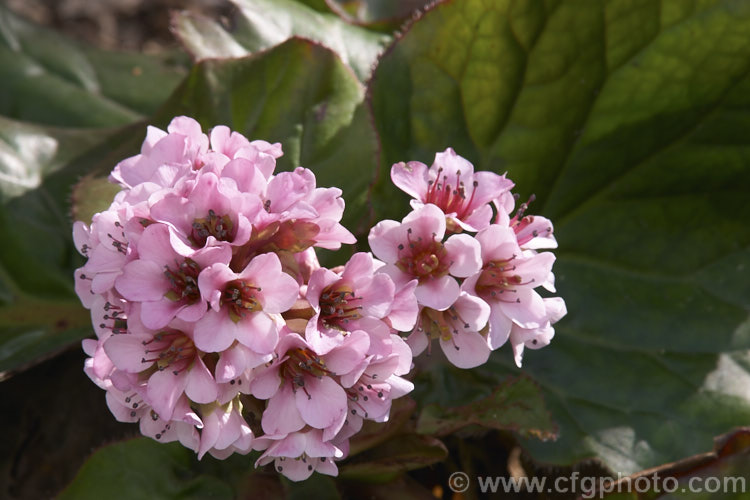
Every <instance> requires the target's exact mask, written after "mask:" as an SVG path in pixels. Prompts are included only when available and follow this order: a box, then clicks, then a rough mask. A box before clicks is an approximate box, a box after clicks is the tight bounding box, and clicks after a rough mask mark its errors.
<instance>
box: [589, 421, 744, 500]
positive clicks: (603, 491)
mask: <svg viewBox="0 0 750 500" xmlns="http://www.w3.org/2000/svg"><path fill="white" fill-rule="evenodd" d="M748 466H750V428H747V427H745V428H742V429H738V430H736V431H733V432H730V433H728V434H725V435H723V436H719V437H717V438H716V439H715V440H714V449H713V451H710V452H707V453H701V454H698V455H694V456H692V457H687V458H684V459H682V460H679V461H677V462H673V463H669V464H664V465H661V466H659V467H654V468H652V469H648V470H645V471H641V472H638V473H636V474H633V475H630V476H627V477H624V478H621V479H618V480H617V481H612V482H611V483H604V484H602V485H601V486H600V487H599V489H598V490H595V491H593V492H592V493H593V494H594V495H595V496H596V497H597V498H607V499H611V500H613V499H617V498H622V499H628V498H632V499H638V498H662V499H668V498H713V499H717V498H740V497H741V496H742V494H743V493H745V494H747V492H748V491H747V477H746V476H747V468H748Z"/></svg>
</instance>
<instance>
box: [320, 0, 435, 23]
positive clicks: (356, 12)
mask: <svg viewBox="0 0 750 500" xmlns="http://www.w3.org/2000/svg"><path fill="white" fill-rule="evenodd" d="M326 3H327V4H328V5H329V6H330V7H331V10H333V11H334V12H336V13H338V14H339V15H340V16H341V17H343V18H344V19H346V20H347V21H349V22H351V23H354V24H358V25H362V26H367V27H369V28H375V29H384V30H387V29H395V28H398V27H399V25H400V24H401V23H403V22H404V21H405V20H406V19H408V18H409V17H410V16H412V15H413V14H414V13H415V12H416V11H418V10H419V9H422V8H424V7H425V6H427V5H428V4H429V3H431V0H326Z"/></svg>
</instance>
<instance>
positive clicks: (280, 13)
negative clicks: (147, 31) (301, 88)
mask: <svg viewBox="0 0 750 500" xmlns="http://www.w3.org/2000/svg"><path fill="white" fill-rule="evenodd" d="M232 2H233V3H234V4H235V5H236V6H237V8H238V14H237V16H236V17H235V18H234V19H233V23H234V27H233V29H232V30H227V29H225V28H224V27H223V26H222V25H221V24H219V23H217V22H215V21H212V20H210V19H208V18H206V17H202V16H199V15H195V14H191V13H190V12H187V11H185V12H179V13H176V14H175V15H174V16H173V19H172V29H173V31H174V32H175V34H176V35H177V37H178V38H179V40H180V41H181V42H182V44H183V46H184V47H185V48H186V49H187V51H188V52H190V53H191V54H192V55H193V57H195V58H196V59H198V60H200V59H205V58H212V57H213V58H223V57H239V56H243V55H247V54H252V53H256V52H258V51H261V50H264V49H267V48H269V47H273V46H274V45H277V44H279V43H282V42H284V41H285V40H288V39H289V38H292V37H303V38H307V39H310V40H313V41H315V42H319V43H320V44H322V45H325V46H326V47H329V48H330V49H331V50H333V51H334V52H336V53H337V54H338V55H339V57H341V59H342V60H343V61H344V63H346V64H348V65H349V66H351V67H352V69H353V70H354V72H355V73H356V74H357V76H358V77H359V78H360V79H361V80H365V79H367V78H368V77H369V75H370V72H371V69H372V65H373V63H374V62H375V59H376V58H377V56H378V54H379V53H380V52H381V51H382V50H383V47H384V45H385V44H387V43H388V41H389V40H390V37H388V36H387V35H383V34H379V33H373V32H370V31H367V30H365V29H363V28H360V27H357V26H352V25H351V24H349V23H347V22H345V21H343V20H341V19H339V18H338V17H337V16H336V15H334V14H325V13H321V12H316V11H315V10H313V9H312V8H310V7H308V6H306V5H302V4H300V3H298V2H294V1H292V0H232Z"/></svg>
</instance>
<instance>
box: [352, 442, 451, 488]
mask: <svg viewBox="0 0 750 500" xmlns="http://www.w3.org/2000/svg"><path fill="white" fill-rule="evenodd" d="M447 455H448V450H447V449H446V447H445V445H444V444H443V443H442V442H441V441H439V440H437V439H435V438H433V437H431V436H420V435H417V434H403V435H399V436H396V437H394V438H393V439H390V440H388V441H386V442H384V443H383V444H381V445H380V446H378V447H376V448H373V449H371V450H368V451H367V452H364V453H361V454H359V455H357V456H356V457H354V458H352V459H350V460H347V461H346V462H345V463H343V464H341V465H340V466H339V476H340V477H341V478H342V479H347V480H360V481H363V480H364V481H374V482H380V481H391V480H393V479H394V478H395V477H396V476H397V475H399V474H400V473H401V472H404V471H408V470H413V469H419V468H421V467H427V466H428V465H432V464H434V463H436V462H440V461H441V460H443V459H445V457H446V456H447Z"/></svg>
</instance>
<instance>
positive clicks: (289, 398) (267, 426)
mask: <svg viewBox="0 0 750 500" xmlns="http://www.w3.org/2000/svg"><path fill="white" fill-rule="evenodd" d="M298 392H302V391H298ZM303 394H304V393H303ZM304 426H305V422H304V421H303V420H302V416H301V415H300V412H299V410H298V409H297V404H296V402H295V396H294V392H293V391H292V386H291V384H284V385H283V386H282V387H281V389H280V390H279V391H278V392H277V393H276V395H275V396H274V397H272V398H271V399H269V400H268V406H267V407H266V411H264V412H263V417H262V419H261V427H262V428H263V432H265V433H266V434H269V435H271V436H278V435H283V434H289V433H290V432H295V431H298V430H300V429H302V428H303V427H304Z"/></svg>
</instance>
